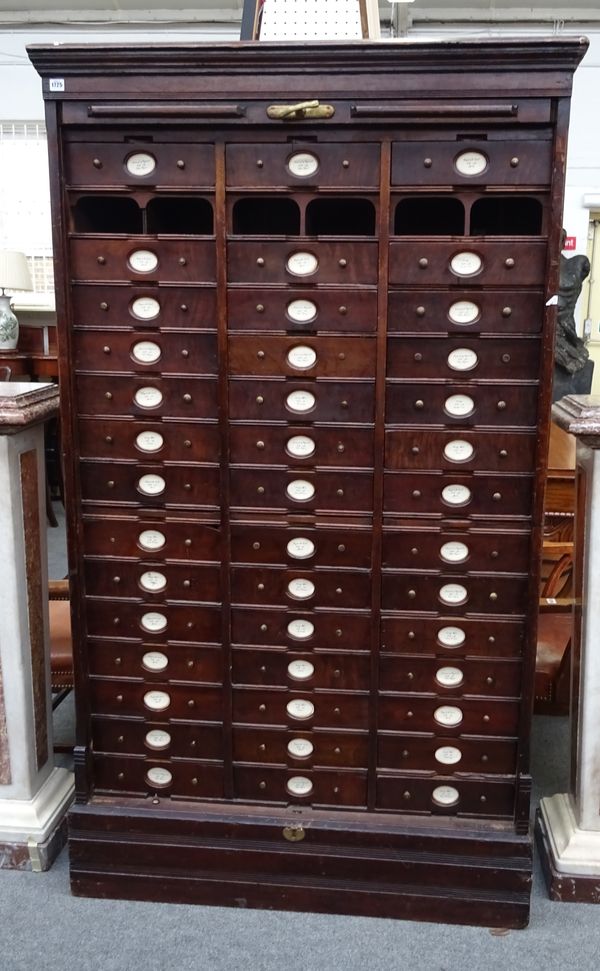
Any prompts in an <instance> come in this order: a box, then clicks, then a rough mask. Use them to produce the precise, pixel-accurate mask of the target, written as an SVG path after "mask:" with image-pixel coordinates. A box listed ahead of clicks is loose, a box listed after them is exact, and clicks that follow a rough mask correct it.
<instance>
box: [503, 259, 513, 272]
mask: <svg viewBox="0 0 600 971" xmlns="http://www.w3.org/2000/svg"><path fill="white" fill-rule="evenodd" d="M504 265H505V267H506V269H507V270H512V268H513V266H514V265H515V261H514V260H513V258H512V256H509V257H508V258H507V259H505V260H504Z"/></svg>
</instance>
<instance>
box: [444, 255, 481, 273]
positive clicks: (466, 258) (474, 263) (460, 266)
mask: <svg viewBox="0 0 600 971" xmlns="http://www.w3.org/2000/svg"><path fill="white" fill-rule="evenodd" d="M481 267H482V262H481V257H480V256H478V255H477V253H456V255H455V256H453V257H452V259H451V260H450V269H451V270H452V272H453V273H456V275H457V276H472V275H473V274H474V273H479V271H480V270H481Z"/></svg>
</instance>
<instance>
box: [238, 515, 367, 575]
mask: <svg viewBox="0 0 600 971" xmlns="http://www.w3.org/2000/svg"><path fill="white" fill-rule="evenodd" d="M298 538H300V539H302V540H309V541H310V542H309V543H306V542H304V543H301V544H300V545H299V546H298V544H297V543H296V544H294V543H293V542H292V541H293V540H297V539H298ZM371 540H372V533H371V530H370V529H340V528H339V527H337V528H336V527H335V526H324V525H317V526H316V527H315V526H313V525H310V524H302V525H301V526H267V525H265V524H264V523H262V522H261V523H256V524H255V525H241V524H239V523H232V524H231V559H232V562H233V563H264V564H270V565H280V566H285V565H287V566H288V567H289V568H290V569H298V568H299V567H301V568H304V567H305V566H306V567H307V568H312V567H315V566H318V567H328V566H329V567H336V568H338V567H341V568H344V567H353V568H354V569H362V570H364V569H369V568H370V567H371ZM290 542H292V545H291V546H290V547H289V548H288V544H290ZM297 546H298V549H296V547H297Z"/></svg>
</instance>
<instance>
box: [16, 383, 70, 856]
mask: <svg viewBox="0 0 600 971" xmlns="http://www.w3.org/2000/svg"><path fill="white" fill-rule="evenodd" d="M57 409H58V389H57V387H56V385H53V384H18V383H16V382H15V383H12V384H10V383H1V384H0V551H1V552H0V598H1V602H2V619H1V622H0V867H10V868H16V869H33V870H45V869H47V868H48V867H49V866H50V865H51V863H52V861H53V859H54V857H55V856H56V854H57V852H58V851H59V850H60V848H61V846H62V844H63V842H64V828H65V827H64V817H65V812H66V810H67V808H68V806H69V804H70V802H71V800H72V797H73V778H72V774H71V773H70V772H68V771H67V770H66V769H63V768H57V767H55V766H54V753H53V750H52V696H51V687H50V657H49V642H48V579H47V566H46V563H47V558H46V504H45V475H44V434H43V423H44V421H46V420H47V419H48V418H51V417H53V416H54V415H55V414H56V412H57Z"/></svg>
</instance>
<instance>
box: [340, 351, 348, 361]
mask: <svg viewBox="0 0 600 971" xmlns="http://www.w3.org/2000/svg"><path fill="white" fill-rule="evenodd" d="M338 358H339V360H340V361H345V360H346V355H345V354H344V352H343V351H342V352H341V353H340V354H338Z"/></svg>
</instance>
